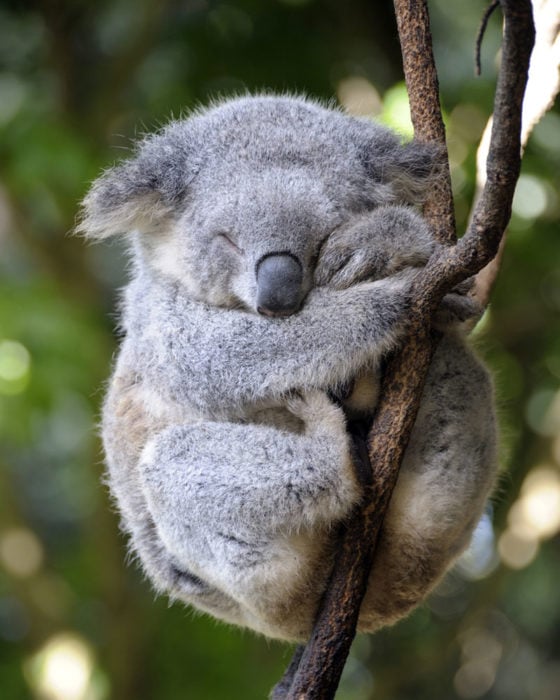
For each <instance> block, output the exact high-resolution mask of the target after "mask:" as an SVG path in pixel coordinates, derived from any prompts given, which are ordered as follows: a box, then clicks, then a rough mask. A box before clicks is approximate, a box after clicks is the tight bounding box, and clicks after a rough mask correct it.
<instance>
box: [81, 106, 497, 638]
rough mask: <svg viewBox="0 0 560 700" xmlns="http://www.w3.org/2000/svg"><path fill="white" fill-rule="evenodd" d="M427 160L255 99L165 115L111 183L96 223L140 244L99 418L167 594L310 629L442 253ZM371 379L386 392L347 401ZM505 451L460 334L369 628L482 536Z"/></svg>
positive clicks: (359, 123)
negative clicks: (424, 272) (423, 285)
mask: <svg viewBox="0 0 560 700" xmlns="http://www.w3.org/2000/svg"><path fill="white" fill-rule="evenodd" d="M431 170H432V154H431V153H430V151H429V150H428V149H426V148H423V147H422V146H420V145H418V144H410V145H408V146H402V145H400V143H399V142H398V140H397V139H396V138H395V137H394V136H393V135H392V134H391V133H390V132H388V131H386V130H385V129H382V128H381V127H379V126H377V125H375V124H372V123H371V122H368V121H366V120H357V119H353V118H350V117H348V116H345V115H343V114H341V113H339V112H336V111H333V110H327V109H324V108H322V107H320V106H318V105H315V104H313V103H311V102H308V101H305V100H300V99H293V98H275V97H260V98H242V99H238V100H234V101H231V102H226V103H224V104H222V105H219V106H216V107H214V108H212V109H209V110H208V111H206V112H203V113H200V114H198V115H196V116H194V117H191V118H190V119H188V120H186V121H184V122H177V123H174V124H172V125H170V126H169V127H167V128H166V129H165V130H164V131H163V132H161V133H160V134H158V135H156V136H154V137H150V138H148V139H147V140H146V141H145V142H144V143H143V144H142V145H141V147H140V149H139V151H138V154H137V156H136V158H135V159H133V160H131V161H129V162H127V163H124V164H123V165H120V166H117V167H116V168H114V169H113V170H110V171H108V172H107V173H106V174H105V175H104V176H103V177H102V178H100V180H99V181H98V182H97V183H96V184H95V185H94V187H93V189H92V191H91V193H90V195H89V196H88V198H87V199H86V203H85V218H84V221H83V225H82V228H83V229H84V230H85V231H87V232H88V233H89V234H90V235H97V236H105V235H110V234H113V233H119V232H123V233H127V232H133V237H134V241H133V251H134V274H133V279H132V281H131V283H130V285H129V286H128V288H127V290H126V294H125V299H124V314H123V327H124V331H125V338H124V341H123V343H122V347H121V351H120V355H119V358H118V361H117V365H116V368H115V372H114V375H113V378H112V382H111V387H110V390H109V393H108V397H107V400H106V403H105V409H104V418H103V437H104V444H105V449H106V453H107V462H108V473H109V483H110V487H111V490H112V492H113V494H114V495H115V497H116V500H117V503H118V506H119V509H120V512H121V514H122V521H123V526H124V528H125V530H126V531H127V532H128V533H129V535H130V537H131V544H132V547H133V549H134V551H135V552H136V553H137V554H138V556H139V558H140V559H141V561H142V564H143V566H144V568H145V570H146V572H147V574H148V575H149V576H150V578H151V579H152V581H153V582H154V583H155V585H156V587H157V588H158V590H161V591H165V592H167V593H168V594H169V595H170V596H172V597H173V598H178V599H181V600H183V601H186V602H188V603H191V604H193V605H195V606H196V607H198V608H199V609H202V610H205V611H207V612H209V613H211V614H213V615H215V616H216V617H219V618H221V619H223V620H226V621H228V622H232V623H235V624H238V625H242V626H246V627H250V628H252V629H254V630H256V631H258V632H261V633H263V634H265V635H268V636H271V637H277V638H281V639H287V640H304V639H306V638H307V636H308V635H309V633H310V630H311V627H312V624H313V619H314V616H315V613H316V610H317V605H318V602H319V600H320V597H321V595H322V593H323V591H324V589H325V586H326V581H327V578H328V575H329V573H330V569H331V568H332V556H333V552H334V548H335V546H336V540H337V530H338V526H339V524H340V523H342V522H343V521H344V519H345V517H347V516H348V515H349V514H350V512H351V511H352V509H353V507H354V506H355V505H356V504H357V503H358V502H359V500H360V485H359V483H358V480H357V478H356V475H355V473H354V470H353V466H352V460H351V449H350V444H349V437H348V434H347V431H346V416H345V410H344V408H346V411H347V412H349V411H351V410H353V411H358V412H362V413H368V412H371V411H372V410H373V408H374V402H375V399H376V397H375V386H376V376H377V373H378V371H379V367H380V362H381V360H382V358H383V356H384V355H385V354H386V353H387V352H389V351H390V350H392V349H394V348H395V347H396V346H397V345H398V343H399V341H400V339H401V337H402V334H403V331H404V329H405V325H406V313H407V300H408V293H409V290H410V285H411V283H412V281H413V279H414V275H415V274H416V270H415V267H416V266H418V265H421V264H423V263H424V262H425V261H426V260H427V258H428V256H429V255H430V253H431V251H432V250H433V248H434V243H433V242H432V240H431V237H430V234H429V232H428V230H427V228H426V226H425V224H424V223H423V222H422V219H421V218H420V217H419V216H418V215H417V214H416V213H415V212H414V211H413V210H412V209H411V208H410V207H409V206H403V205H408V204H412V203H414V202H415V201H417V200H418V199H419V198H420V197H421V194H422V190H423V189H425V187H426V182H429V176H430V173H431ZM356 378H358V381H357V384H358V385H359V386H361V387H362V388H363V387H364V386H365V387H368V390H367V391H365V392H364V391H361V392H360V391H358V390H355V391H354V392H353V394H352V395H351V396H350V397H349V399H348V400H346V402H344V401H343V402H342V403H343V405H342V406H340V405H339V404H338V403H337V402H333V401H332V400H331V398H330V396H331V395H332V393H335V394H336V393H337V391H340V390H341V388H342V387H343V386H344V385H345V384H348V383H351V382H353V381H354V380H356ZM360 378H362V379H360ZM364 378H365V379H364ZM358 394H361V395H358ZM345 403H346V406H345V405H344V404H345ZM495 442H496V440H495V424H494V410H493V399H492V388H491V384H490V381H489V379H488V375H487V373H486V371H485V370H484V368H483V367H482V366H481V364H480V363H479V361H478V360H477V359H476V358H475V357H474V355H473V354H472V352H471V351H470V350H469V349H468V347H467V346H466V344H465V341H464V339H463V337H462V336H461V334H460V332H459V331H458V330H457V329H455V328H450V329H449V330H448V331H447V332H446V333H445V335H444V338H443V341H442V342H441V344H440V346H439V348H438V350H437V353H436V356H435V358H434V361H433V363H432V367H431V369H430V373H429V376H428V380H427V383H426V387H425V390H424V395H423V399H422V404H421V408H420V412H419V415H418V418H417V421H416V425H415V428H414V430H413V433H412V436H411V440H410V444H409V446H408V448H407V452H406V457H405V460H404V463H403V466H402V469H401V473H400V476H399V480H398V483H397V486H396V489H395V492H394V495H393V498H392V501H391V505H390V508H389V511H388V514H387V517H386V520H385V523H384V529H383V533H382V538H381V541H380V545H379V547H378V553H377V556H376V560H375V563H374V566H373V569H372V571H371V575H370V582H369V586H368V592H367V594H366V598H365V600H364V604H363V606H362V611H361V616H360V622H359V628H360V629H361V630H363V631H371V630H374V629H377V628H379V627H380V626H382V625H384V624H389V623H392V622H394V621H395V620H397V619H399V618H400V617H402V616H403V615H404V614H406V613H407V612H408V611H409V610H411V609H412V608H413V607H414V606H415V605H417V604H418V602H420V601H421V600H422V599H423V598H424V597H425V595H426V594H427V593H428V592H429V590H431V588H433V586H434V585H435V583H437V581H438V580H439V579H440V577H441V576H442V575H443V573H444V572H445V570H446V568H447V567H448V566H449V564H450V562H451V561H453V559H454V558H455V557H456V556H457V555H458V554H459V553H460V552H461V551H462V549H463V548H464V547H465V546H466V545H467V544H468V541H469V538H470V534H471V532H472V530H473V528H474V526H475V525H476V522H477V521H478V518H479V516H480V513H481V511H482V508H483V506H484V503H485V499H486V497H487V494H488V491H489V489H490V488H491V485H492V482H493V475H494V463H495Z"/></svg>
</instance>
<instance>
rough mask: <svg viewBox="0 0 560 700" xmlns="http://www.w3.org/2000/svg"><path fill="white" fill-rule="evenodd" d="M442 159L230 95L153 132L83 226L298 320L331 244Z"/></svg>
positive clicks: (210, 292) (211, 289)
mask: <svg viewBox="0 0 560 700" xmlns="http://www.w3.org/2000/svg"><path fill="white" fill-rule="evenodd" d="M433 155H434V154H433V151H432V150H431V149H428V148H426V147H423V146H421V145H420V144H409V145H407V146H402V145H401V144H400V143H399V141H398V139H397V138H396V137H395V136H394V135H393V134H392V133H391V132H389V131H387V130H385V129H383V128H382V127H380V126H378V125H376V124H374V123H372V122H371V121H369V120H358V119H354V118H351V117H348V116H346V115H344V114H342V113H340V112H337V111H334V110H328V109H325V108H323V107H320V106H318V105H316V104H313V103H311V102H309V101H307V100H304V99H295V98H283V97H255V98H242V99H238V100H232V101H230V102H225V103H223V104H222V105H219V106H217V107H214V108H212V109H210V110H208V111H206V112H202V113H200V114H198V115H195V116H193V117H191V118H190V119H188V120H185V121H182V122H175V123H172V124H170V125H169V126H168V127H167V128H166V129H164V130H163V131H162V132H160V133H159V134H156V135H155V136H152V137H148V138H147V139H146V140H145V141H144V142H143V143H141V145H140V147H139V149H138V152H137V155H136V158H134V159H132V160H130V161H128V162H125V163H124V164H122V165H119V166H117V167H115V168H113V169H112V170H109V171H108V172H107V173H106V174H105V175H104V176H102V177H101V178H100V179H99V180H98V181H97V182H96V183H95V184H94V186H93V188H92V190H91V192H90V194H89V195H88V196H87V197H86V199H85V201H84V214H85V215H84V218H83V220H82V224H81V227H80V228H81V229H82V230H83V231H85V232H86V233H88V234H89V235H97V236H106V235H111V234H114V233H117V232H123V233H124V232H134V233H135V238H136V246H135V251H136V255H137V258H138V263H139V264H140V265H141V266H142V267H143V268H144V269H147V270H148V271H149V272H150V273H153V274H154V275H156V276H158V275H163V276H164V277H166V278H171V279H173V280H174V281H176V282H178V283H180V284H181V285H182V286H183V287H184V289H185V290H186V291H187V292H188V294H190V295H191V296H192V297H193V298H196V299H198V300H201V301H204V302H207V303H209V304H213V305H217V306H224V307H242V308H246V309H247V310H250V311H254V312H257V313H261V314H265V315H269V316H285V315H290V314H292V313H295V312H297V310H298V309H299V308H300V307H301V305H302V303H303V302H304V300H305V297H306V295H307V294H308V292H309V290H310V288H311V286H312V280H313V272H314V267H315V263H316V260H317V257H318V254H319V251H320V248H321V244H322V242H323V241H324V240H325V239H326V237H328V236H329V234H330V233H331V232H332V231H333V230H335V229H336V228H337V227H338V226H340V225H341V224H343V223H345V222H346V221H348V219H349V218H351V217H352V216H354V215H356V214H360V213H363V212H366V211H368V210H370V209H372V208H373V207H375V206H378V205H380V204H387V203H394V202H399V201H400V202H403V203H405V202H408V203H410V202H413V201H414V199H415V196H416V195H417V194H418V193H419V192H420V191H421V190H422V189H425V184H423V183H424V181H426V180H427V179H429V175H430V174H431V173H432V171H433Z"/></svg>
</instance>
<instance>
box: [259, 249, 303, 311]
mask: <svg viewBox="0 0 560 700" xmlns="http://www.w3.org/2000/svg"><path fill="white" fill-rule="evenodd" d="M302 283H303V270H302V268H301V264H300V262H299V261H298V260H297V258H295V257H294V256H293V255H291V254H290V253H272V254H270V255H267V256H266V257H264V258H262V259H261V260H260V262H259V263H258V264H257V311H258V312H259V313H260V314H263V315H264V316H290V315H291V314H294V313H295V312H296V311H298V309H299V307H300V305H301V302H302Z"/></svg>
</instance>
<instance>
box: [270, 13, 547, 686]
mask: <svg viewBox="0 0 560 700" xmlns="http://www.w3.org/2000/svg"><path fill="white" fill-rule="evenodd" d="M500 6H501V8H502V12H503V15H504V20H505V23H504V38H503V49H502V65H501V68H500V73H499V77H498V85H497V88H496V96H495V108H494V126H493V130H492V136H491V143H490V149H489V156H488V176H487V181H486V184H485V186H484V189H483V192H482V195H481V197H480V200H479V202H478V205H477V207H476V211H475V214H474V217H473V220H472V223H471V224H470V226H469V229H468V231H467V232H466V234H465V235H464V236H463V237H462V238H461V239H460V241H459V242H458V243H457V244H456V245H454V246H453V247H448V248H444V249H443V251H442V252H439V253H437V254H436V255H434V256H433V257H432V259H430V261H429V262H428V265H427V266H426V268H425V269H424V270H423V273H422V274H421V275H420V276H419V277H418V278H417V282H416V286H415V289H414V293H413V301H412V313H411V319H412V320H411V323H410V332H409V334H408V340H407V341H406V343H405V345H404V346H403V348H402V349H401V350H400V351H399V353H398V354H396V355H395V356H393V357H392V358H391V360H390V362H389V366H388V367H387V370H386V372H385V375H384V379H383V385H382V393H381V399H380V402H379V406H378V409H377V413H376V418H375V421H374V424H373V426H372V428H371V431H370V433H369V435H368V436H367V440H366V441H365V442H364V440H363V439H362V438H361V437H360V436H359V435H354V436H353V439H354V443H355V446H356V447H357V451H358V453H361V454H363V453H364V451H365V449H364V448H365V444H366V443H367V450H368V452H369V460H370V461H371V465H372V469H373V477H372V480H371V483H370V484H369V485H367V486H366V487H365V497H364V506H363V507H362V508H361V509H360V510H359V511H358V512H356V513H355V514H354V516H353V517H352V519H351V521H350V522H349V523H348V526H347V528H346V531H345V533H344V535H343V539H342V542H341V546H340V549H339V553H338V556H337V560H336V562H335V565H334V569H333V573H332V576H331V580H330V582H329V586H328V589H327V591H326V593H325V596H324V599H323V601H322V604H321V609H320V611H319V614H318V617H317V621H316V625H315V628H314V631H313V634H312V637H311V639H310V641H309V643H308V644H307V646H306V648H305V650H304V651H303V653H301V652H298V654H299V653H301V659H300V660H299V663H297V662H294V663H292V665H291V667H290V669H289V672H288V673H287V674H286V676H285V677H284V678H283V679H282V681H281V683H280V684H279V685H278V686H277V687H276V689H275V691H274V694H273V697H274V698H278V699H279V698H288V699H289V700H296V699H297V700H303V699H305V700H328V699H329V698H332V697H334V694H335V692H336V688H337V686H338V682H339V679H340V675H341V673H342V669H343V667H344V663H345V661H346V658H347V655H348V652H349V649H350V645H351V643H352V640H353V638H354V636H355V631H356V624H357V620H358V614H359V609H360V604H361V601H362V598H363V595H364V593H365V589H366V585H367V579H368V574H369V570H370V568H371V562H372V561H373V556H374V551H375V546H376V543H377V540H378V537H379V532H380V529H381V525H382V522H383V517H384V514H385V511H386V508H387V506H388V504H389V500H390V498H391V493H392V491H393V487H394V485H395V483H396V480H397V477H398V470H399V466H400V462H401V460H402V457H403V454H404V450H405V448H406V445H407V442H408V437H409V435H410V432H411V429H412V426H413V424H414V420H415V417H416V412H417V409H418V405H419V402H420V396H421V392H422V387H423V384H424V379H425V376H426V373H427V370H428V366H429V363H430V359H431V356H432V353H433V350H434V348H435V343H436V342H437V338H435V337H434V335H433V334H432V333H431V331H430V319H431V316H432V314H433V312H434V310H435V309H436V308H437V306H438V305H439V303H440V301H441V299H442V298H443V296H444V294H445V293H447V292H448V291H450V290H451V289H452V288H453V287H454V286H455V285H456V284H457V283H458V282H460V281H462V280H464V279H466V278H468V277H470V276H471V275H473V274H475V273H476V272H478V271H479V270H480V269H481V268H482V267H484V266H485V265H486V264H487V263H488V262H489V261H490V260H492V258H493V257H494V255H495V254H496V251H497V249H498V246H499V243H500V239H501V237H502V235H503V232H504V230H505V228H506V225H507V223H508V221H509V217H510V212H511V202H512V199H513V192H514V188H515V183H516V181H517V178H518V175H519V167H520V153H521V146H520V132H521V107H522V101H523V93H524V89H525V84H526V80H527V72H528V68H529V57H530V54H531V50H532V47H533V40H534V29H533V20H532V13H531V3H530V0H500ZM395 9H396V14H397V22H398V27H399V36H400V40H401V47H402V53H403V65H404V72H405V78H406V82H407V87H408V90H409V95H410V104H411V115H412V121H413V124H414V127H415V134H416V137H417V138H419V139H421V140H430V141H436V142H437V143H439V144H440V145H441V146H442V151H444V147H445V132H444V128H443V121H442V118H441V110H440V107H439V92H438V82H437V74H436V69H435V65H434V60H433V54H432V45H431V35H430V27H429V16H428V10H427V4H426V0H395ZM424 213H425V216H426V218H427V220H428V222H429V223H430V224H431V226H432V227H433V228H434V231H435V232H436V235H437V236H438V238H439V240H441V241H442V242H447V243H452V242H453V241H454V240H455V226H454V219H453V201H452V194H451V185H450V180H449V168H448V163H447V158H445V162H444V164H443V166H442V175H441V181H440V186H439V187H437V188H434V191H433V192H432V195H431V197H430V199H429V201H428V202H427V204H426V209H425V212H424ZM365 459H367V458H365ZM294 661H295V660H294Z"/></svg>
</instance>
